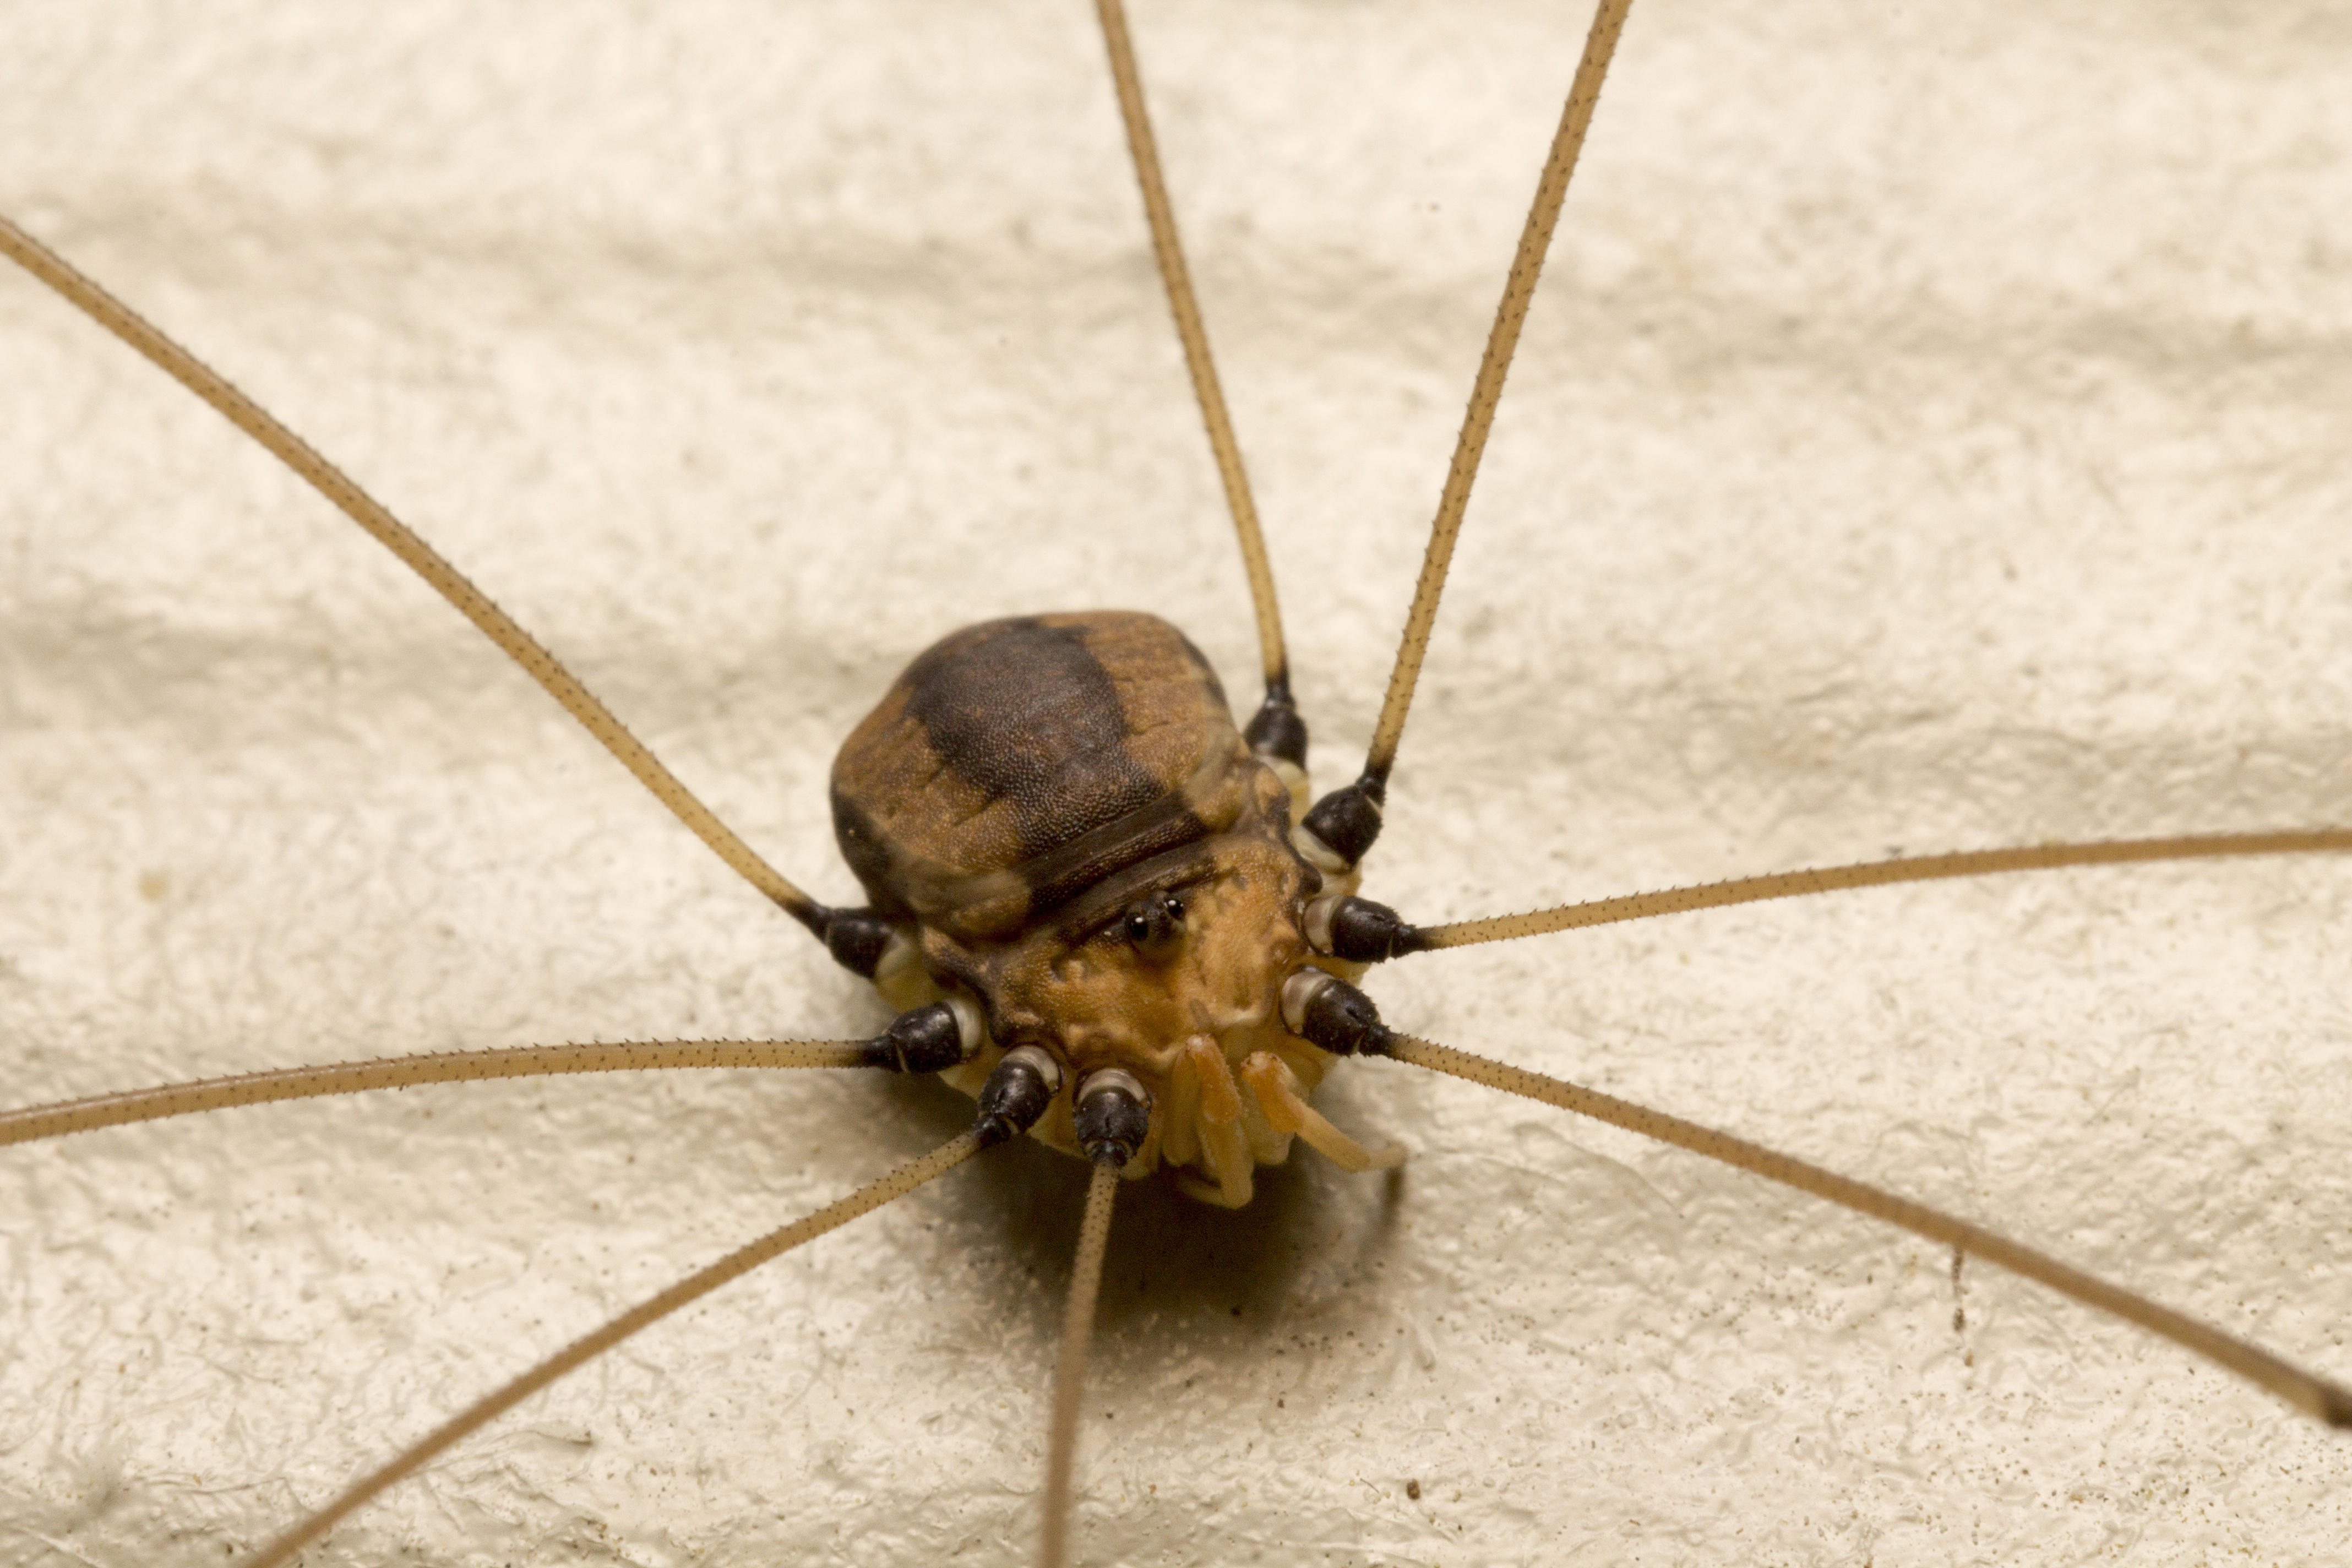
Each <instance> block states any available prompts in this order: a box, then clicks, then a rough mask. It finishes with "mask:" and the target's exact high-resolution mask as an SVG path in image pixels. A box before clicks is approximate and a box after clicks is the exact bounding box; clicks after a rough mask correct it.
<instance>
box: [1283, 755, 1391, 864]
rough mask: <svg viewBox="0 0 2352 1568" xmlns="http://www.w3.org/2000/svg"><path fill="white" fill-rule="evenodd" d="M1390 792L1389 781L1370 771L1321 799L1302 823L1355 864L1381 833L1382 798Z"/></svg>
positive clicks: (1345, 859) (1342, 859)
mask: <svg viewBox="0 0 2352 1568" xmlns="http://www.w3.org/2000/svg"><path fill="white" fill-rule="evenodd" d="M1387 795H1388V784H1387V782H1386V781H1385V780H1381V779H1375V778H1373V777H1371V776H1370V775H1369V774H1367V775H1366V776H1364V777H1363V778H1360V779H1358V780H1357V781H1356V782H1355V783H1354V784H1349V785H1348V786H1347V787H1346V788H1344V789H1335V790H1333V791H1332V792H1331V793H1330V794H1329V795H1325V796H1324V797H1323V798H1322V799H1321V800H1318V801H1317V802H1316V803H1315V805H1314V806H1313V807H1312V808H1311V809H1309V810H1308V812H1307V820H1306V821H1304V822H1302V823H1301V824H1299V826H1302V827H1304V828H1306V829H1307V832H1309V833H1311V834H1313V835H1314V836H1315V837H1316V838H1317V839H1318V840H1319V841H1320V842H1321V843H1322V844H1323V846H1324V847H1326V848H1328V849H1329V850H1330V851H1331V853H1332V854H1334V855H1336V856H1338V857H1339V858H1340V860H1341V861H1343V862H1345V863H1346V864H1347V865H1349V866H1353V865H1355V864H1356V863H1357V862H1358V861H1360V860H1361V859H1362V858H1364V854H1365V851H1367V850H1369V849H1370V848H1371V847H1372V840H1374V839H1376V838H1378V837H1380V836H1381V801H1382V800H1383V799H1385V798H1386V797H1387Z"/></svg>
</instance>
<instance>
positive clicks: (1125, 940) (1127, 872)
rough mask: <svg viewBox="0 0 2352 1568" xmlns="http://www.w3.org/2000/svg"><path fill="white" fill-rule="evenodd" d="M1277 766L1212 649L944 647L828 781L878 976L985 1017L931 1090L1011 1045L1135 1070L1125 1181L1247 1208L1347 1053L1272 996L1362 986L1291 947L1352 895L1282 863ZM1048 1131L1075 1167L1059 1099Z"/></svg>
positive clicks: (1127, 642) (1027, 635)
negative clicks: (1307, 981) (882, 925)
mask: <svg viewBox="0 0 2352 1568" xmlns="http://www.w3.org/2000/svg"><path fill="white" fill-rule="evenodd" d="M1277 770H1278V764H1276V763H1273V762H1272V761H1270V760H1269V759H1266V758H1263V757H1260V756H1257V755H1255V754H1253V753H1252V752H1251V751H1250V749H1249V747H1248V745H1247V744H1246V742H1244V740H1243V738H1242V736H1241V734H1240V732H1239V731H1237V730H1236V729H1235V728H1234V721H1233V715H1232V712H1231V711H1230V710H1229V709H1228V708H1227V706H1226V702H1225V694H1224V689H1223V687H1222V686H1221V685H1220V684H1219V683H1218V680H1217V678H1216V674H1215V672H1214V671H1213V670H1212V669H1211V668H1209V664H1208V661H1207V660H1206V659H1204V658H1202V656H1201V653H1200V650H1199V649H1197V648H1195V647H1193V646H1192V643H1191V642H1190V641H1189V640H1188V639H1187V638H1186V637H1184V635H1183V634H1182V633H1181V632H1179V631H1178V630H1177V629H1176V628H1175V627H1174V626H1170V625H1169V624H1168V623H1167V622H1165V621H1162V620H1160V618H1159V617H1157V616H1149V615H1143V614H1139V613H1137V612H1133V611H1118V610H1106V611H1094V612H1088V613H1086V614H1076V615H1052V616H1023V617H1019V618H1015V619H1010V620H1001V621H989V622H984V623H982V624H981V625H979V626H967V627H965V628H964V629H963V630H961V631H959V632H956V633H954V634H952V635H950V636H949V637H945V638H943V639H942V640H940V642H938V643H936V644H934V645H933V646H932V647H930V648H929V649H927V650H926V651H925V652H924V653H923V654H922V655H921V656H920V657H919V658H917V659H916V660H915V661H914V663H913V664H911V665H909V666H908V668H907V670H906V673H905V674H903V675H901V676H900V677H899V678H898V680H897V681H896V682H894V683H893V684H892V686H891V688H890V689H889V691H888V692H887V693H886V694H885V695H884V697H883V699H882V701H881V703H880V704H879V705H878V706H877V707H876V709H875V710H874V711H873V712H872V713H870V714H868V715H867V716H866V720H865V721H864V722H862V723H860V724H859V725H858V726H857V728H856V731H853V732H852V733H851V735H850V737H849V739H848V741H847V742H845V743H844V744H843V746H842V749H841V753H840V755H839V756H838V757H837V758H836V759H835V763H834V768H833V810H834V828H835V836H836V837H838V839H839V841H840V844H841V849H842V854H843V856H844V857H845V858H846V859H847V860H848V862H849V864H850V868H851V869H853V870H854V871H856V874H857V877H858V879H859V880H860V881H861V882H863V883H864V884H865V887H866V895H867V897H868V899H869V900H871V901H872V904H873V907H874V909H875V910H876V911H877V913H879V914H881V915H883V916H885V917H886V918H887V919H888V920H889V921H891V922H892V925H893V927H894V929H895V930H896V931H897V933H898V940H897V941H894V942H892V944H891V947H890V950H889V952H887V954H886V956H885V957H884V959H883V961H882V963H881V964H880V966H879V968H878V969H877V972H876V973H875V984H877V986H879V987H880V988H881V991H882V994H883V995H884V997H885V998H886V999H887V1000H888V1001H889V1002H890V1003H891V1004H892V1005H894V1006H898V1007H900V1008H908V1007H914V1006H919V1005H922V1004H924V1003H926V1002H930V1001H934V1000H938V999H940V997H943V996H950V995H962V996H967V997H969V998H971V1000H973V1001H975V1002H977V1003H979V1004H980V1005H981V1007H982V1010H983V1013H984V1016H985V1019H986V1023H987V1029H988V1035H989V1039H988V1042H987V1044H986V1045H985V1046H984V1047H983V1048H982V1051H981V1052H980V1054H979V1055H978V1056H977V1057H976V1058H973V1059H972V1060H971V1061H970V1062H968V1063H966V1064H965V1065H964V1066H962V1067H961V1068H955V1069H952V1070H950V1071H949V1072H948V1073H946V1074H944V1075H942V1076H944V1077H945V1078H946V1079H947V1080H948V1081H949V1082H950V1083H952V1084H954V1085H956V1086H957V1087H958V1088H960V1089H964V1090H965V1091H966V1092H968V1093H971V1092H977V1091H978V1089H979V1087H980V1085H981V1084H982V1082H983V1081H984V1080H985V1079H986V1078H987V1076H988V1074H989V1072H990V1071H991V1069H992V1068H994V1066H995V1065H996V1063H997V1061H998V1060H1000V1059H1001V1058H1002V1057H1003V1052H1004V1051H1005V1050H1007V1049H1010V1048H1012V1047H1016V1046H1021V1045H1036V1046H1041V1047H1045V1049H1046V1050H1048V1051H1050V1052H1051V1053H1053V1055H1054V1056H1055V1058H1057V1059H1058V1060H1059V1061H1060V1062H1061V1063H1062V1064H1063V1065H1064V1066H1065V1067H1066V1068H1068V1069H1069V1079H1070V1081H1071V1082H1075V1081H1076V1079H1078V1078H1080V1077H1082V1076H1084V1075H1085V1074H1087V1073H1089V1072H1093V1071H1097V1070H1099V1069H1102V1068H1113V1067H1116V1068H1124V1069H1125V1070H1127V1071H1128V1072H1129V1073H1132V1074H1133V1075H1134V1076H1135V1077H1136V1078H1137V1079H1139V1080H1140V1081H1141V1083H1142V1084H1143V1086H1144V1087H1145V1088H1146V1089H1149V1090H1150V1094H1151V1097H1152V1105H1153V1110H1152V1117H1151V1131H1150V1136H1149V1138H1148V1139H1147V1140H1146V1142H1144V1144H1143V1146H1142V1148H1141V1149H1140V1150H1139V1152H1138V1154H1137V1156H1136V1157H1135V1158H1134V1159H1133V1160H1131V1161H1130V1162H1129V1163H1128V1165H1127V1167H1126V1173H1127V1174H1128V1175H1129V1176H1130V1177H1139V1176H1141V1175H1144V1174H1146V1173H1149V1172H1150V1171H1152V1170H1154V1169H1156V1168H1158V1167H1159V1166H1160V1164H1162V1163H1165V1164H1168V1165H1171V1166H1173V1167H1176V1168H1177V1170H1178V1173H1179V1178H1180V1180H1181V1181H1182V1182H1183V1184H1184V1185H1185V1187H1186V1189H1187V1190H1188V1191H1192V1192H1193V1193H1195V1194H1197V1195H1200V1196H1202V1197H1204V1198H1207V1199H1209V1200H1210V1201H1213V1202H1216V1203H1221V1204H1225V1205H1234V1206H1238V1205H1241V1204H1244V1203H1246V1202H1247V1201H1248V1200H1249V1196H1250V1190H1251V1182H1250V1173H1251V1172H1252V1170H1253V1169H1254V1168H1255V1166H1256V1165H1259V1164H1275V1163H1280V1162H1281V1161H1283V1160H1284V1159H1286V1157H1287V1156H1288V1154H1289V1151H1290V1143H1291V1139H1292V1138H1293V1136H1295V1135H1296V1134H1297V1133H1298V1132H1299V1131H1305V1130H1307V1129H1305V1128H1302V1126H1301V1116H1302V1113H1303V1114H1304V1116H1305V1117H1307V1118H1311V1121H1312V1123H1313V1124H1315V1126H1316V1129H1317V1131H1319V1130H1321V1129H1323V1128H1328V1123H1322V1122H1321V1119H1320V1118H1319V1117H1318V1116H1315V1115H1314V1113H1313V1112H1312V1111H1311V1110H1306V1109H1305V1106H1304V1100H1305V1097H1306V1096H1307V1094H1308V1093H1311V1092H1312V1091H1313V1089H1314V1088H1315V1086H1316V1084H1317V1083H1318V1082H1319V1081H1320V1080H1321V1079H1322V1077H1323V1074H1324V1072H1325V1071H1326V1070H1327V1069H1328V1067H1329V1065H1330V1062H1331V1060H1332V1059H1333V1058H1331V1057H1330V1056H1328V1054H1326V1053H1325V1052H1323V1051H1321V1050H1319V1049H1318V1048H1317V1047H1314V1046H1312V1045H1309V1044H1308V1043H1307V1041H1305V1040H1303V1039H1300V1038H1299V1037H1297V1036H1296V1035H1294V1034H1292V1033H1291V1032H1290V1031H1289V1029H1287V1028H1286V1027H1285V1026H1284V1024H1283V1018H1282V1008H1281V1003H1280V993H1281V989H1282V984H1283V982H1284V981H1285V980H1286V978H1288V977H1289V976H1290V975H1291V974H1293V973H1297V971H1298V970H1299V969H1301V968H1303V967H1306V966H1307V965H1308V964H1310V963H1312V964H1317V965H1319V966H1321V967H1324V968H1328V969H1330V970H1332V971H1333V972H1335V973H1342V974H1346V975H1350V976H1352V975H1353V974H1354V973H1357V972H1358V971H1359V970H1360V966H1359V965H1354V964H1343V963H1338V962H1336V961H1334V960H1331V959H1328V958H1325V957H1322V956H1320V955H1318V954H1316V953H1314V952H1311V951H1310V949H1309V947H1308V944H1307V940H1306V937H1305V936H1304V935H1303V934H1302V931H1301V924H1302V920H1303V911H1304V909H1305V906H1306V904H1307V900H1309V899H1310V898H1313V897H1316V896H1318V895H1320V894H1325V893H1334V892H1347V891H1350V890H1352V888H1351V886H1349V885H1348V884H1352V882H1353V880H1354V879H1353V877H1352V875H1347V876H1331V877H1327V875H1326V874H1325V873H1324V872H1322V871H1318V869H1316V868H1314V867H1312V866H1310V865H1309V864H1308V863H1307V861H1306V860H1305V859H1304V858H1301V856H1300V854H1299V852H1298V850H1297V848H1295V847H1293V844H1292V840H1291V831H1290V824H1291V817H1292V815H1293V812H1294V809H1296V808H1297V805H1298V804H1299V802H1301V801H1303V799H1304V795H1305V790H1306V780H1305V778H1304V776H1303V774H1299V773H1297V770H1296V769H1287V768H1285V769H1283V770H1282V771H1277ZM1285 772H1287V773H1290V774H1291V775H1293V776H1292V777H1291V778H1289V779H1286V777H1285V776H1284V773H1285ZM1034 1132H1035V1134H1036V1135H1037V1136H1038V1137H1039V1138H1042V1139H1044V1140H1045V1142H1048V1143H1051V1144H1053V1145H1055V1147H1057V1148H1061V1149H1065V1150H1067V1151H1069V1152H1073V1153H1075V1152H1077V1148H1076V1142H1075V1136H1074V1133H1073V1131H1072V1126H1071V1110H1070V1095H1069V1093H1068V1092H1067V1090H1066V1089H1065V1092H1063V1093H1062V1094H1061V1095H1060V1096H1058V1097H1057V1099H1056V1100H1055V1104H1054V1107H1053V1109H1052V1110H1050V1111H1049V1112H1048V1113H1047V1114H1046V1116H1045V1119H1044V1120H1043V1121H1040V1122H1039V1123H1038V1124H1037V1126H1036V1127H1035V1128H1034ZM1308 1135H1309V1136H1310V1137H1314V1136H1315V1132H1314V1131H1309V1134H1308ZM1317 1141H1318V1143H1319V1142H1321V1140H1320V1139H1318V1140H1317Z"/></svg>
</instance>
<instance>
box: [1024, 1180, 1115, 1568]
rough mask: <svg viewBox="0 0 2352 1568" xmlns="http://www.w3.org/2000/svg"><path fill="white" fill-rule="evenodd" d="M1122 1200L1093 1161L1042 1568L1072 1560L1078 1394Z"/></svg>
mask: <svg viewBox="0 0 2352 1568" xmlns="http://www.w3.org/2000/svg"><path fill="white" fill-rule="evenodd" d="M1117 1197H1118V1165H1116V1164H1114V1163H1111V1162H1110V1161H1108V1160H1097V1161H1096V1162H1095V1167H1094V1177H1093V1179H1092V1180H1091V1181H1089V1182H1087V1212H1086V1216H1085V1217H1084V1218H1083V1219H1081V1220H1080V1221H1079V1222H1078V1256H1077V1261H1076V1263H1075V1264H1073V1265H1072V1266H1071V1269H1070V1303H1069V1307H1068V1310H1066V1312H1064V1314H1063V1317H1062V1353H1061V1356H1060V1358H1059V1359H1058V1360H1057V1361H1056V1362H1055V1365H1054V1424H1053V1426H1052V1427H1051V1428H1050V1429H1049V1432H1048V1435H1047V1437H1046V1440H1045V1531H1044V1533H1043V1534H1042V1535H1040V1536H1039V1537H1038V1542H1037V1562H1038V1564H1039V1568H1063V1565H1064V1564H1065V1563H1067V1562H1068V1561H1069V1560H1070V1476H1071V1472H1072V1469H1073V1468H1074V1467H1075V1466H1076V1463H1077V1452H1078V1395H1079V1394H1081V1393H1082V1392H1084V1390H1085V1388H1086V1381H1087V1349H1088V1347H1089V1346H1091V1345H1092V1344H1093V1342H1094V1334H1095V1302H1096V1300H1097V1298H1098V1297H1100V1296H1101V1294H1102V1271H1103V1254H1104V1252H1105V1250H1106V1249H1107V1248H1108V1247H1109V1246H1110V1210H1111V1204H1112V1201H1113V1200H1114V1199H1116V1198H1117Z"/></svg>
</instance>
